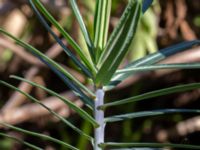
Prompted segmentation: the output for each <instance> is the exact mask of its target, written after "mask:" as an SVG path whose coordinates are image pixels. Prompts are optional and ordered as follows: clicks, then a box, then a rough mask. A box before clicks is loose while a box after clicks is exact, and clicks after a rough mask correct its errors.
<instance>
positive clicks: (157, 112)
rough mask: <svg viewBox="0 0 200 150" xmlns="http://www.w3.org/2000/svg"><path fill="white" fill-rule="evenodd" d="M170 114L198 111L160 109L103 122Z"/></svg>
mask: <svg viewBox="0 0 200 150" xmlns="http://www.w3.org/2000/svg"><path fill="white" fill-rule="evenodd" d="M171 113H200V110H199V109H161V110H149V111H141V112H134V113H128V114H122V115H115V116H110V117H107V118H105V120H104V121H105V122H106V123H108V122H118V121H124V120H128V119H134V118H141V117H150V116H151V117H152V116H158V115H166V114H171Z"/></svg>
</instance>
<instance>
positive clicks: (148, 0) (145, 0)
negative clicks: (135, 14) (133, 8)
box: [142, 0, 153, 13]
mask: <svg viewBox="0 0 200 150" xmlns="http://www.w3.org/2000/svg"><path fill="white" fill-rule="evenodd" d="M152 3H153V0H143V5H142V12H143V13H145V12H146V11H147V9H148V8H149V7H150V6H151V4H152Z"/></svg>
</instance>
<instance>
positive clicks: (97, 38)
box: [94, 0, 112, 62]
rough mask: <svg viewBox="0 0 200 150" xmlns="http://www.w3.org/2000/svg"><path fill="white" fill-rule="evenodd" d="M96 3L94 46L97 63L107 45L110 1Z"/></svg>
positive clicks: (100, 0) (101, 0) (103, 0)
mask: <svg viewBox="0 0 200 150" xmlns="http://www.w3.org/2000/svg"><path fill="white" fill-rule="evenodd" d="M96 3H97V5H96V14H95V19H94V20H95V22H94V29H95V33H94V46H95V50H96V59H97V60H96V61H97V62H98V59H99V56H100V55H101V53H102V51H103V49H104V47H105V46H106V43H107V37H108V28H109V21H110V12H111V4H112V1H111V0H106V1H105V0H97V1H96Z"/></svg>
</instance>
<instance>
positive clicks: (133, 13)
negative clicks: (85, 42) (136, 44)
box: [95, 1, 141, 85]
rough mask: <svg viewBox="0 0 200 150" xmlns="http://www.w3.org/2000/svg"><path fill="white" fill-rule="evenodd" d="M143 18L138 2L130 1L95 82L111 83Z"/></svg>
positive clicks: (103, 56)
mask: <svg viewBox="0 0 200 150" xmlns="http://www.w3.org/2000/svg"><path fill="white" fill-rule="evenodd" d="M140 16H141V5H140V3H139V2H138V1H129V4H128V6H127V8H126V10H125V12H124V14H123V16H122V18H121V20H125V22H123V23H122V22H121V21H120V23H119V24H118V26H117V27H116V28H117V30H118V31H114V33H113V36H111V38H112V39H111V42H110V43H108V45H107V46H106V48H105V50H104V52H105V53H102V55H101V58H100V61H99V64H98V65H99V71H98V73H97V76H96V79H95V82H96V83H97V84H100V85H101V84H102V85H106V84H108V83H109V81H110V79H111V78H112V76H113V74H114V73H115V71H116V70H117V68H118V66H119V64H120V63H121V61H122V59H123V58H124V56H125V54H126V53H127V51H128V47H129V46H130V43H131V41H132V39H133V37H134V35H135V31H136V28H137V24H138V21H139V18H140Z"/></svg>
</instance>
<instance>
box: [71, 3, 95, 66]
mask: <svg viewBox="0 0 200 150" xmlns="http://www.w3.org/2000/svg"><path fill="white" fill-rule="evenodd" d="M69 2H70V4H71V7H72V10H73V12H74V14H75V16H76V18H77V20H78V23H79V25H80V28H81V31H82V33H83V36H84V38H85V41H86V43H87V46H88V49H89V53H90V56H91V58H92V60H93V62H95V54H94V45H93V43H92V40H91V37H90V35H89V33H88V30H87V28H86V26H85V23H84V21H83V19H82V16H81V13H80V11H79V8H78V6H77V4H76V1H75V0H70V1H69Z"/></svg>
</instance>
